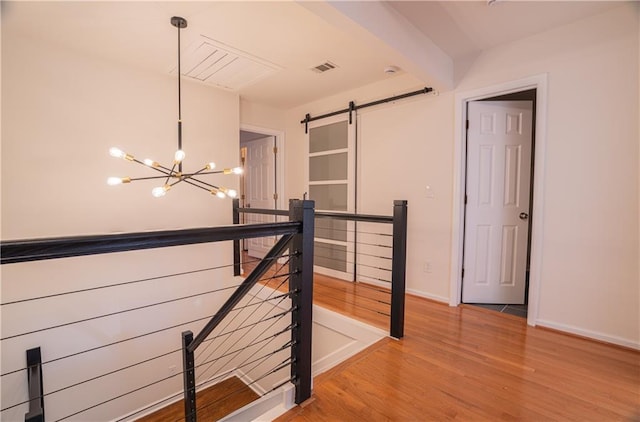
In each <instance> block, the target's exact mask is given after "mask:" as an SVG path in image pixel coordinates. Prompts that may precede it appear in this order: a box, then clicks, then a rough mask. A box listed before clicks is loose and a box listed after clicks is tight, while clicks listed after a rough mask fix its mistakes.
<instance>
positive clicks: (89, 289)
mask: <svg viewBox="0 0 640 422" xmlns="http://www.w3.org/2000/svg"><path fill="white" fill-rule="evenodd" d="M230 267H233V264H228V265H221V266H219V267H211V268H202V269H199V270H191V271H184V272H179V273H174V274H166V275H161V276H156V277H149V278H143V279H140V280H131V281H125V282H122V283H116V284H109V285H107V286H97V287H89V288H86V289H79V290H73V291H69V292H61V293H54V294H50V295H45V296H38V297H32V298H28V299H19V300H13V301H11V302H5V303H0V306H7V305H15V304H16V303H23V302H30V301H33V300H41V299H48V298H51V297H58V296H65V295H71V294H75V293H84V292H90V291H94V290H101V289H109V288H111V287H120V286H126V285H130V284H136V283H143V282H145V281H153V280H161V279H165V278H170V277H177V276H182V275H189V274H195V273H200V272H205V271H212V270H219V269H222V268H230Z"/></svg>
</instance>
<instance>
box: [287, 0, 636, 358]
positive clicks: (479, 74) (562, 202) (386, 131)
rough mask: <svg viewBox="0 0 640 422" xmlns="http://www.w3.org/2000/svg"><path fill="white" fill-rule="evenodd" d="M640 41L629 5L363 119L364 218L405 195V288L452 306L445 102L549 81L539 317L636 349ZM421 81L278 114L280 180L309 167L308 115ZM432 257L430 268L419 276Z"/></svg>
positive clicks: (504, 51) (506, 52)
mask: <svg viewBox="0 0 640 422" xmlns="http://www.w3.org/2000/svg"><path fill="white" fill-rule="evenodd" d="M638 43H639V40H638V8H637V5H634V4H632V3H627V4H623V5H622V6H621V7H619V8H616V9H613V10H611V11H609V12H607V13H604V14H602V15H599V16H594V17H591V18H589V19H585V20H582V21H578V22H575V23H573V24H570V25H566V26H564V27H561V28H558V29H555V30H552V31H548V32H546V33H543V34H539V35H536V36H533V37H530V38H527V39H524V40H521V41H518V42H515V43H511V44H507V45H503V46H500V47H496V48H494V49H492V50H489V51H486V52H484V53H483V54H482V55H480V57H479V58H478V59H477V60H476V61H475V63H474V64H473V66H471V68H470V70H469V71H468V72H467V73H466V75H465V76H464V77H463V78H462V80H461V82H460V85H459V86H458V88H457V89H456V90H455V91H453V92H447V93H441V94H440V95H439V96H436V97H433V96H425V97H415V98H414V99H412V100H405V101H401V102H398V103H397V104H391V105H386V106H378V107H376V109H375V110H373V109H372V110H367V111H364V110H363V111H362V113H361V114H362V116H361V122H360V127H359V131H360V134H361V141H360V142H361V146H362V148H361V172H362V173H361V174H360V186H359V190H360V201H361V203H360V210H361V212H376V213H383V212H385V207H388V208H387V209H388V210H390V209H391V203H392V202H391V201H392V200H393V199H407V200H408V201H409V219H410V220H409V233H410V235H409V245H408V256H409V259H408V268H407V271H408V278H407V280H408V288H409V289H410V291H413V292H414V293H418V294H421V295H424V296H426V297H431V298H434V299H438V300H442V301H447V300H448V295H449V293H448V292H449V270H448V269H449V265H450V260H451V257H450V240H451V239H450V238H451V230H452V224H453V223H452V208H451V203H452V183H453V176H454V175H453V174H452V170H451V168H452V167H451V166H452V162H453V136H454V122H453V120H454V107H453V106H454V101H453V96H454V94H455V93H457V92H465V91H469V90H474V89H478V88H483V87H486V86H491V85H495V84H499V83H503V82H507V81H512V80H517V79H520V78H523V77H528V76H533V75H537V74H541V73H547V74H548V110H546V113H547V123H548V125H547V156H546V158H545V175H544V188H545V193H544V205H545V209H544V216H543V217H544V224H545V226H544V233H543V239H542V240H543V256H542V274H541V286H540V306H539V314H538V321H537V322H538V323H539V324H541V325H547V326H550V327H555V328H559V329H561V330H566V331H570V332H574V333H578V334H582V335H587V336H591V337H594V338H599V339H603V340H606V341H612V342H615V343H619V344H623V345H628V346H632V347H640V326H639V320H640V315H639V309H640V290H639V274H638V247H639V246H638V242H639V240H638V215H639V214H638V211H639V210H638V147H639V138H638V136H639V134H638V114H639V108H638V70H639V69H638ZM394 80H395V82H394ZM392 82H393V83H395V84H396V85H395V86H394V87H393V88H390V84H391V83H392ZM416 87H417V86H416V85H415V81H411V80H410V79H408V78H405V79H395V78H394V79H393V80H389V81H387V82H386V83H383V84H377V85H370V86H368V87H363V88H360V89H357V90H353V91H350V92H346V93H343V94H341V95H339V96H334V97H331V98H327V99H325V100H322V101H317V102H314V103H312V104H307V105H305V106H302V107H298V108H296V109H292V110H289V111H287V137H288V141H289V142H288V148H287V153H288V157H289V159H288V161H287V168H286V171H287V174H289V175H291V174H305V171H306V164H305V163H306V160H307V158H306V156H305V153H306V150H305V148H304V139H305V135H304V127H303V125H301V124H300V123H299V122H300V120H301V119H302V118H303V117H304V115H305V113H311V115H312V116H313V115H318V114H321V113H325V112H329V111H333V110H336V109H339V108H344V107H346V106H347V104H348V101H350V100H354V101H356V103H357V104H361V103H364V102H366V101H369V100H371V99H378V98H383V97H386V96H388V95H392V94H396V93H400V92H406V91H409V90H411V89H415V88H416ZM540 112H542V111H540ZM427 185H429V186H431V189H432V192H433V194H434V197H433V198H426V186H427ZM287 189H288V190H287V192H288V193H289V194H290V195H292V194H293V195H296V194H298V195H299V194H300V193H302V192H304V189H305V188H304V180H301V179H300V178H294V177H289V179H288V184H287ZM427 260H428V261H430V262H431V264H432V265H431V268H432V272H431V273H424V272H423V266H424V262H425V261H427Z"/></svg>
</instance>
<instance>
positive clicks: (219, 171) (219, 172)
mask: <svg viewBox="0 0 640 422" xmlns="http://www.w3.org/2000/svg"><path fill="white" fill-rule="evenodd" d="M222 173H224V170H216V171H199V172H197V173H187V174H185V176H195V175H196V174H197V175H200V176H202V175H205V174H222Z"/></svg>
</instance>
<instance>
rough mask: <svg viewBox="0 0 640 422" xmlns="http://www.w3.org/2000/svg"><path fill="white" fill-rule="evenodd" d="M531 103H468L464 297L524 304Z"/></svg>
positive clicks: (478, 300) (464, 299)
mask: <svg viewBox="0 0 640 422" xmlns="http://www.w3.org/2000/svg"><path fill="white" fill-rule="evenodd" d="M532 110H533V104H532V102H531V101H473V102H470V103H469V108H468V119H469V128H468V131H467V172H466V173H467V183H466V189H467V190H466V195H467V196H466V208H465V236H464V266H463V268H464V269H463V271H464V276H463V279H462V301H463V302H466V303H503V304H524V300H525V285H526V271H527V248H528V241H529V220H528V218H529V192H530V179H531V140H532V118H533V117H532V114H533V113H532Z"/></svg>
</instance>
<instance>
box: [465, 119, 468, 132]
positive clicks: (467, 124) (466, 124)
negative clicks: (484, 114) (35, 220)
mask: <svg viewBox="0 0 640 422" xmlns="http://www.w3.org/2000/svg"><path fill="white" fill-rule="evenodd" d="M465 125H466V129H467V130H469V119H467V123H466V124H465Z"/></svg>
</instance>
